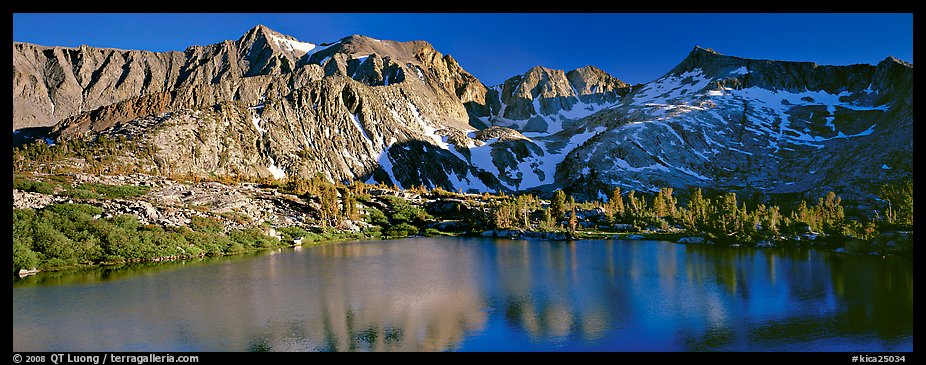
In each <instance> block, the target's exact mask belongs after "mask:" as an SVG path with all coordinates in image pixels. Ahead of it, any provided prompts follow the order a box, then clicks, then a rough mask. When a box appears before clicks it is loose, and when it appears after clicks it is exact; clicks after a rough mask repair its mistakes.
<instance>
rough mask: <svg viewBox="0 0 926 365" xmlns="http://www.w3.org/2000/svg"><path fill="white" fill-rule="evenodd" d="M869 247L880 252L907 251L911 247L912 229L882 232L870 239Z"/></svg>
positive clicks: (897, 252) (894, 252)
mask: <svg viewBox="0 0 926 365" xmlns="http://www.w3.org/2000/svg"><path fill="white" fill-rule="evenodd" d="M871 247H872V248H874V249H877V250H879V251H881V252H886V253H892V254H899V253H904V252H909V251H911V250H912V248H913V232H912V231H887V232H882V233H881V234H879V235H878V236H877V237H875V238H874V239H872V240H871Z"/></svg>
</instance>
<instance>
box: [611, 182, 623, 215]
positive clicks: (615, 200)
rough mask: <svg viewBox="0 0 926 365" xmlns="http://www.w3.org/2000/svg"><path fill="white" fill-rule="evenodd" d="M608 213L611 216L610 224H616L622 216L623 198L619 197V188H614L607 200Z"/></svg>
mask: <svg viewBox="0 0 926 365" xmlns="http://www.w3.org/2000/svg"><path fill="white" fill-rule="evenodd" d="M608 213H609V214H611V219H609V221H610V222H611V223H614V222H616V221H617V220H619V219H620V218H622V217H623V215H624V198H623V197H622V196H621V188H619V187H615V188H614V192H612V193H611V197H610V200H608Z"/></svg>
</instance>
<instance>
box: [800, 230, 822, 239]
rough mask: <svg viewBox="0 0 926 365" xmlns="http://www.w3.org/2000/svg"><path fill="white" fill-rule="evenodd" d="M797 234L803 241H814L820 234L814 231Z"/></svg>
mask: <svg viewBox="0 0 926 365" xmlns="http://www.w3.org/2000/svg"><path fill="white" fill-rule="evenodd" d="M799 236H800V237H801V239H802V240H804V241H815V240H816V239H817V237H820V234H819V233H816V232H809V233H801V234H800V235H799Z"/></svg>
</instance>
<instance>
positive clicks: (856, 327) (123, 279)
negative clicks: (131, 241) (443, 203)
mask: <svg viewBox="0 0 926 365" xmlns="http://www.w3.org/2000/svg"><path fill="white" fill-rule="evenodd" d="M301 251H302V252H298V253H292V252H284V253H274V254H268V255H262V256H259V257H251V258H246V259H229V260H217V261H214V262H212V263H211V264H207V265H206V264H193V265H188V266H186V267H184V268H182V269H178V267H172V269H170V270H155V271H142V270H140V271H139V272H138V273H137V274H134V275H130V274H124V273H123V274H120V275H116V276H113V277H111V278H109V279H107V278H106V277H100V278H99V279H100V280H98V281H92V280H91V278H90V277H89V276H87V275H85V274H79V275H75V279H74V280H75V281H74V282H71V283H68V282H67V280H66V278H65V277H63V276H56V277H55V279H54V280H51V281H46V282H42V281H37V280H23V281H21V282H19V283H18V284H17V285H14V289H13V290H14V295H13V335H14V340H13V348H14V351H42V350H48V349H54V350H56V351H58V350H60V351H79V350H88V349H93V350H101V351H244V350H249V351H264V350H267V351H316V350H320V351H443V350H509V351H518V350H521V351H533V350H566V351H568V350H583V351H595V350H612V351H621V350H634V351H692V350H694V351H701V350H724V351H728V350H734V351H738V350H742V351H755V350H763V351H766V350H768V351H795V350H799V351H815V350H838V351H846V350H847V346H850V345H851V346H854V348H855V349H856V350H859V349H865V350H872V351H875V350H889V351H890V350H905V349H907V350H909V349H912V317H913V314H912V313H913V285H912V282H913V279H912V270H911V265H910V263H909V262H904V261H902V260H899V259H898V260H894V259H892V258H887V259H881V258H878V257H867V256H865V257H845V256H837V255H834V254H831V253H827V252H821V251H815V250H771V249H770V250H757V249H735V248H714V247H706V246H684V245H676V244H672V243H655V242H630V241H623V242H622V241H615V242H609V241H580V242H571V243H563V242H524V241H493V240H479V239H450V238H443V239H424V238H420V239H405V240H398V241H378V242H361V243H344V244H336V245H327V246H318V247H310V248H303V249H301ZM177 266H184V265H180V264H178V265H177ZM37 278H41V274H40V275H38V276H37ZM30 282H33V283H37V284H34V285H30V284H29V283H30ZM46 284H48V285H46ZM87 333H92V334H93V335H92V336H87V335H86V334H87Z"/></svg>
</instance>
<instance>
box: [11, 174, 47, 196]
mask: <svg viewBox="0 0 926 365" xmlns="http://www.w3.org/2000/svg"><path fill="white" fill-rule="evenodd" d="M13 187H14V188H16V189H19V190H23V191H31V192H33V193H39V194H45V195H51V194H54V193H55V185H52V184H49V183H46V182H42V181H31V180H26V179H22V178H14V179H13Z"/></svg>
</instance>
